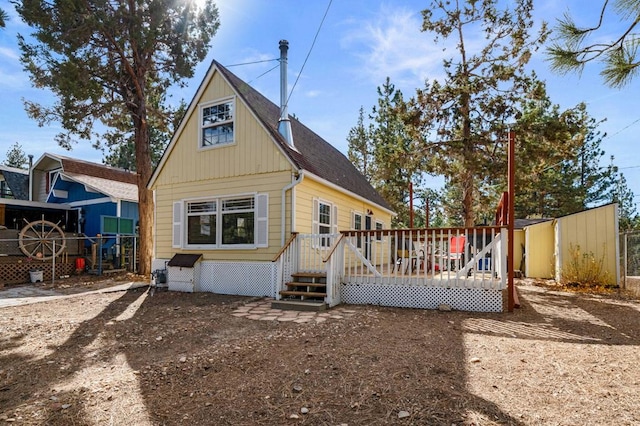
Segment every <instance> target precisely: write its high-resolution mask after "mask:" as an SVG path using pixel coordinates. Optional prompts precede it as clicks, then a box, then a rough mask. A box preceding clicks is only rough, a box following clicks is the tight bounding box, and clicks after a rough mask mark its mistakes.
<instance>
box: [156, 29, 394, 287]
mask: <svg viewBox="0 0 640 426" xmlns="http://www.w3.org/2000/svg"><path fill="white" fill-rule="evenodd" d="M283 43H284V44H283ZM280 48H281V53H282V56H281V68H282V69H281V76H282V78H281V80H282V82H281V84H282V85H283V87H286V49H287V44H286V42H284V41H283V42H281V45H280ZM281 93H284V91H283V90H281ZM281 97H282V96H281ZM283 99H284V100H285V101H286V93H284V97H283ZM284 103H285V102H281V106H280V107H279V106H278V105H276V104H274V103H273V102H271V101H270V100H268V99H267V98H266V97H264V96H263V95H262V94H260V93H259V92H258V91H256V90H255V89H253V88H252V87H251V86H249V85H248V84H247V83H245V82H244V81H242V80H241V79H239V78H238V77H237V76H235V75H234V74H233V73H231V72H230V71H229V70H227V69H226V68H225V67H224V66H222V65H221V64H220V63H218V62H216V61H213V62H212V64H211V67H210V68H209V71H208V72H207V75H206V77H205V78H204V80H203V81H202V83H201V84H200V87H199V88H198V91H197V93H196V94H195V96H194V98H193V100H192V102H191V104H190V105H189V108H188V110H187V112H186V115H185V118H184V119H183V121H182V122H181V124H180V126H179V128H178V129H177V131H176V133H175V134H174V136H173V138H172V140H171V142H170V144H169V146H168V147H167V149H166V151H165V153H164V155H163V157H162V159H161V161H160V163H159V165H158V167H157V169H156V170H155V172H154V174H153V176H152V178H151V180H150V182H149V184H148V187H149V188H150V189H152V190H153V191H154V196H155V232H154V260H153V268H154V269H162V268H164V267H165V265H166V264H167V262H169V267H170V268H169V288H171V281H172V280H173V281H175V282H178V284H176V285H175V286H174V288H175V289H177V290H183V291H213V292H218V293H226V294H242V295H256V296H265V295H266V296H274V294H275V291H276V289H275V276H276V274H277V270H276V265H275V264H274V262H273V261H272V260H273V259H274V258H275V257H276V256H277V255H278V253H279V252H280V250H281V248H282V247H283V246H284V245H285V243H286V242H287V240H288V239H289V237H290V236H291V235H292V234H293V233H301V234H327V237H326V239H322V240H321V243H319V244H318V247H316V248H317V249H318V250H328V249H329V247H330V245H331V242H332V241H333V240H332V238H334V237H333V236H334V235H336V234H337V233H338V232H339V230H347V229H363V230H364V229H383V228H388V227H389V226H390V223H391V217H392V215H393V212H392V211H391V209H390V207H389V205H388V203H387V202H386V201H385V200H384V199H383V198H382V197H381V196H380V194H378V192H376V191H375V190H374V188H373V187H372V186H371V185H370V184H369V183H368V181H367V180H366V179H365V178H364V176H363V175H362V174H361V173H360V172H359V171H358V170H357V169H356V168H355V167H354V166H353V164H351V162H350V161H349V160H348V159H347V158H346V157H345V156H344V155H343V154H342V153H340V152H339V151H338V150H337V149H336V148H334V147H333V146H332V145H330V144H329V143H328V142H327V141H325V140H323V139H322V138H321V137H320V136H318V135H317V134H316V133H314V132H313V131H312V130H311V129H309V128H307V127H305V126H304V125H303V124H302V123H301V122H299V121H298V120H297V119H295V118H292V117H289V115H288V113H287V111H286V106H284ZM176 255H179V256H176ZM180 255H182V256H180ZM184 255H186V256H184ZM190 255H191V256H190ZM177 258H181V259H182V260H178V261H175V260H174V261H171V262H170V260H171V259H177ZM185 259H186V264H185V263H184V262H185ZM174 265H175V266H176V267H177V269H174V270H172V269H171V268H172V267H173V266H174ZM172 272H173V273H174V276H173V277H172V276H171V275H172ZM176 277H177V278H176Z"/></svg>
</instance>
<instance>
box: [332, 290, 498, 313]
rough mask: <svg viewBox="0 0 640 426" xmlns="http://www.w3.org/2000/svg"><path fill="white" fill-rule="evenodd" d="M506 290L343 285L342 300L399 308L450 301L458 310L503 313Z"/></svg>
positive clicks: (432, 307)
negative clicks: (504, 291) (504, 292)
mask: <svg viewBox="0 0 640 426" xmlns="http://www.w3.org/2000/svg"><path fill="white" fill-rule="evenodd" d="M502 298H503V291H501V290H485V289H472V288H469V289H467V288H442V287H427V286H400V285H368V284H343V285H342V303H348V304H353V305H379V306H392V307H399V308H418V309H437V308H438V306H439V305H440V304H447V305H449V306H451V308H453V309H455V310H459V311H473V312H502V311H503V300H502Z"/></svg>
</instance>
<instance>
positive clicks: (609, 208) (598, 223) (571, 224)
mask: <svg viewBox="0 0 640 426" xmlns="http://www.w3.org/2000/svg"><path fill="white" fill-rule="evenodd" d="M524 232H525V238H524V240H525V270H524V273H525V275H526V276H527V277H531V278H547V279H551V278H554V279H555V280H556V281H560V280H561V278H562V273H563V270H571V265H572V264H573V265H575V264H577V265H582V262H585V261H586V260H587V259H588V260H589V261H591V260H593V261H594V262H596V263H598V264H599V265H601V266H602V271H603V273H604V274H605V275H606V277H607V278H608V284H612V285H616V284H619V283H620V265H619V262H618V260H619V259H620V253H619V250H620V249H619V245H618V241H619V235H618V205H617V204H616V203H612V204H606V205H604V206H600V207H595V208H592V209H588V210H584V211H581V212H577V213H573V214H569V215H566V216H562V217H559V218H556V219H553V220H549V219H547V220H545V221H541V222H539V223H532V224H528V225H526V226H524Z"/></svg>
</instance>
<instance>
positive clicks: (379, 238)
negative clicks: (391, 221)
mask: <svg viewBox="0 0 640 426" xmlns="http://www.w3.org/2000/svg"><path fill="white" fill-rule="evenodd" d="M378 225H380V229H384V222H383V221H381V220H378V219H375V220H374V221H373V228H374V229H373V230H374V231H378ZM375 241H376V242H377V243H381V242H382V236H377V235H376V237H375Z"/></svg>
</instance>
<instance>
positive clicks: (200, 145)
mask: <svg viewBox="0 0 640 426" xmlns="http://www.w3.org/2000/svg"><path fill="white" fill-rule="evenodd" d="M229 101H231V102H232V103H233V117H232V118H231V120H230V121H229V122H230V123H231V124H232V125H233V141H232V142H228V143H224V144H216V145H207V146H204V145H203V137H202V130H203V128H204V126H203V124H202V119H203V115H202V110H203V109H205V108H208V107H211V106H214V105H220V104H224V103H227V102H229ZM237 104H238V102H237V99H236V96H228V97H225V98H220V99H216V100H213V101H210V102H205V103H202V104H199V105H198V138H197V143H198V151H206V150H209V149H216V148H224V147H228V146H233V145H235V144H236V138H237V134H236V115H237V113H238V111H237ZM226 123H228V122H224V123H220V124H226ZM208 127H214V126H208Z"/></svg>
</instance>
